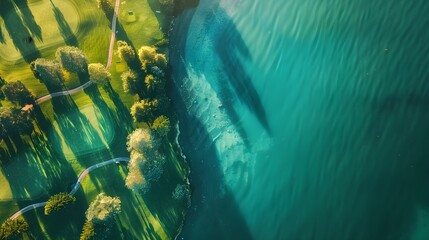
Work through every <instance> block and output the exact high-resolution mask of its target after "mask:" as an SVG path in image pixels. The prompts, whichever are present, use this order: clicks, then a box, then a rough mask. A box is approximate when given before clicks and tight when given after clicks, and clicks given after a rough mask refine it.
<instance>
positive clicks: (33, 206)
mask: <svg viewBox="0 0 429 240" xmlns="http://www.w3.org/2000/svg"><path fill="white" fill-rule="evenodd" d="M119 3H120V0H116V3H115V11H114V14H113V17H112V33H111V35H110V45H109V54H108V57H107V64H106V70H109V68H110V65H111V64H112V57H113V45H114V44H115V38H116V20H117V18H118V11H119ZM93 83H94V82H92V81H88V82H86V83H84V84H82V85H81V86H79V87H77V88H74V89H71V90H67V91H62V92H55V93H51V94H48V95H46V96H43V97H41V98H38V99H37V100H36V103H37V104H40V103H43V102H45V101H48V100H50V99H52V98H54V97H59V96H65V95H72V94H75V93H77V92H79V91H82V90H84V89H85V88H87V87H89V86H90V85H91V84H93ZM128 161H130V159H129V158H125V157H120V158H114V159H111V160H108V161H105V162H101V163H97V164H95V165H92V166H91V167H89V168H87V169H85V170H84V171H83V172H82V173H81V174H80V175H79V178H78V179H77V182H76V184H75V185H74V186H73V189H72V190H71V191H70V194H71V195H74V194H75V193H76V192H77V190H79V187H80V182H81V181H82V179H83V178H84V177H85V176H86V175H88V174H89V173H90V172H91V171H93V170H95V169H97V168H100V167H104V166H107V165H109V164H112V163H119V162H128ZM45 205H46V202H40V203H34V204H31V205H29V206H27V207H24V208H22V209H21V210H19V211H18V212H16V213H15V214H13V215H12V216H11V217H10V218H9V219H11V220H13V219H16V218H17V217H19V216H21V215H22V214H24V213H26V212H28V211H30V210H33V209H36V208H40V207H44V206H45Z"/></svg>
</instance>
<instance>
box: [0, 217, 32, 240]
mask: <svg viewBox="0 0 429 240" xmlns="http://www.w3.org/2000/svg"><path fill="white" fill-rule="evenodd" d="M27 231H28V223H27V222H26V221H25V220H24V219H23V218H16V219H13V220H12V219H8V220H6V221H5V222H4V223H3V224H2V225H1V227H0V239H15V238H19V237H20V236H21V235H22V234H23V233H25V232H27Z"/></svg>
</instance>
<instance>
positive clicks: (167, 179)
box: [143, 141, 188, 236]
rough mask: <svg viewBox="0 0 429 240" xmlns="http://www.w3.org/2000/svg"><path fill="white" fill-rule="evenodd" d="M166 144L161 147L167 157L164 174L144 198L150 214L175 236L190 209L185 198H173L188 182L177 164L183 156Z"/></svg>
mask: <svg viewBox="0 0 429 240" xmlns="http://www.w3.org/2000/svg"><path fill="white" fill-rule="evenodd" d="M164 143H165V144H163V145H162V147H161V152H162V153H164V154H165V157H166V162H165V165H164V173H163V174H162V176H161V178H160V179H159V180H158V181H157V182H154V183H153V184H152V186H151V188H150V191H149V192H148V193H146V194H145V195H144V196H143V198H144V199H145V202H146V205H147V207H148V208H149V210H150V212H151V213H152V214H153V215H154V216H156V217H157V218H158V219H159V221H160V224H161V226H162V227H163V229H164V230H165V231H166V232H168V234H169V235H170V236H175V235H176V234H178V232H177V230H178V229H179V228H180V225H181V224H182V221H183V218H184V216H183V214H184V211H185V210H186V209H187V207H188V206H187V205H188V199H187V198H186V197H185V198H183V199H180V200H178V199H177V200H176V199H174V198H173V192H174V190H175V188H176V186H177V185H178V184H186V182H185V179H184V178H183V172H182V169H180V168H178V167H177V165H176V164H175V163H176V162H177V161H178V159H181V158H182V156H177V155H176V153H175V152H174V150H173V149H172V148H171V145H170V144H169V143H168V142H165V141H164Z"/></svg>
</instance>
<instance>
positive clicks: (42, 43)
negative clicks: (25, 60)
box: [0, 1, 80, 62]
mask: <svg viewBox="0 0 429 240" xmlns="http://www.w3.org/2000/svg"><path fill="white" fill-rule="evenodd" d="M22 9H26V10H21V7H20V6H15V8H13V9H11V10H10V11H9V12H8V13H7V14H6V16H5V17H4V21H2V22H1V27H0V31H2V33H1V34H2V35H3V36H4V43H0V58H1V59H2V61H9V62H12V61H17V60H20V59H22V55H28V54H31V53H33V52H34V51H37V50H39V51H40V50H43V49H45V48H48V47H50V46H54V45H57V44H59V43H63V42H64V40H65V39H68V38H70V37H72V36H73V34H76V32H77V30H78V26H79V20H80V17H79V13H78V11H77V9H76V7H75V5H74V4H73V3H72V2H70V1H55V5H53V4H52V3H51V2H50V1H35V2H31V3H29V5H28V8H27V6H25V7H22ZM29 13H30V14H32V15H33V16H34V19H32V18H31V16H28V15H27V14H29ZM33 43H34V44H33ZM17 45H19V47H17ZM34 46H35V47H34Z"/></svg>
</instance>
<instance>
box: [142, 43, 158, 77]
mask: <svg viewBox="0 0 429 240" xmlns="http://www.w3.org/2000/svg"><path fill="white" fill-rule="evenodd" d="M155 55H156V48H154V47H150V46H143V47H141V48H140V49H139V59H140V62H141V64H142V69H143V70H145V71H147V70H148V69H149V68H150V67H151V66H153V65H154V63H155Z"/></svg>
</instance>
